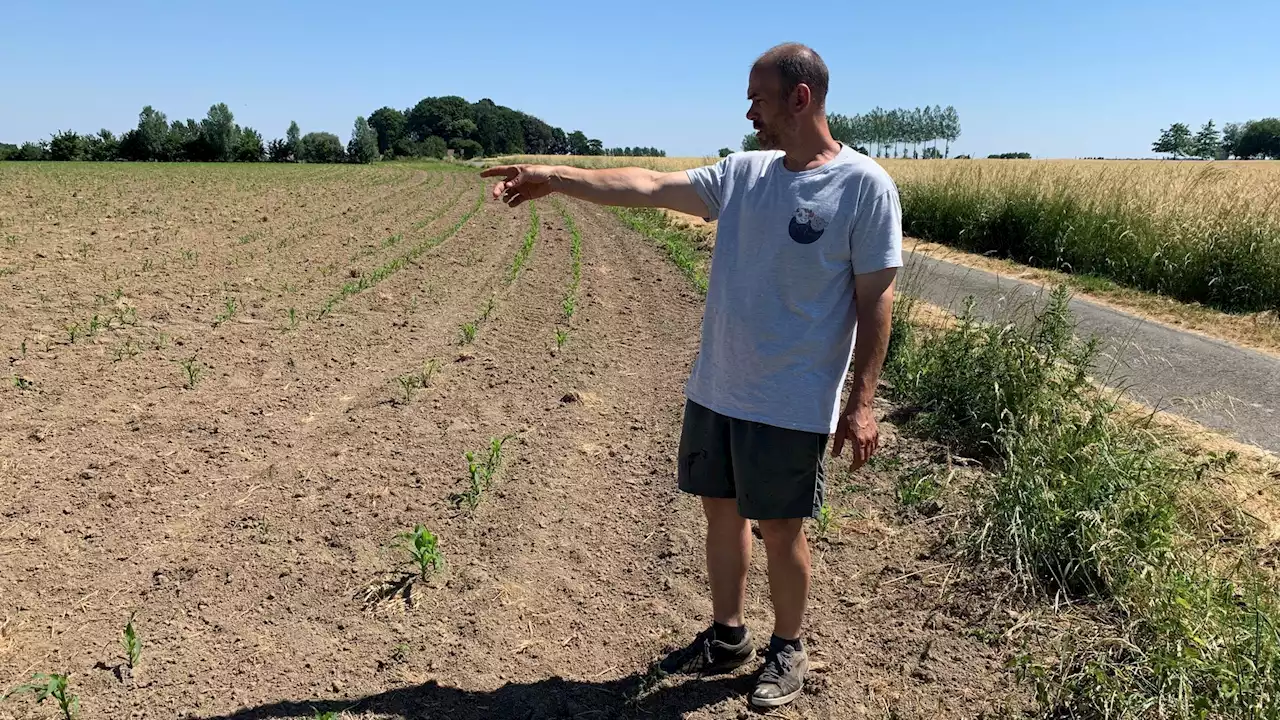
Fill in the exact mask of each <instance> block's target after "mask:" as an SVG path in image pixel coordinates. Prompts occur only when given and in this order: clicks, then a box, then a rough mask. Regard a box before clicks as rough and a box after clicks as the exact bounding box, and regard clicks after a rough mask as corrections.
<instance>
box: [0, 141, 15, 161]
mask: <svg viewBox="0 0 1280 720" xmlns="http://www.w3.org/2000/svg"><path fill="white" fill-rule="evenodd" d="M17 154H18V146H17V145H14V144H13V143H0V162H3V161H5V160H8V159H9V158H11V157H13V156H14V155H17Z"/></svg>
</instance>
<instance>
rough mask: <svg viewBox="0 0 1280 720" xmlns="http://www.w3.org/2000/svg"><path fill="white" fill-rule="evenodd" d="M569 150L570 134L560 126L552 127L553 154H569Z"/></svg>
mask: <svg viewBox="0 0 1280 720" xmlns="http://www.w3.org/2000/svg"><path fill="white" fill-rule="evenodd" d="M569 150H570V148H569V136H568V135H565V133H564V130H561V129H560V128H558V127H553V128H551V154H552V155H568V154H569Z"/></svg>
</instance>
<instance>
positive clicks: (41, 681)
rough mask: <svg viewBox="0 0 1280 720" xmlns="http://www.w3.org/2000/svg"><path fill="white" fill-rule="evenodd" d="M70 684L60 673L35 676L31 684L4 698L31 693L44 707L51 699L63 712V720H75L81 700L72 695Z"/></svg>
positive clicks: (9, 693)
mask: <svg viewBox="0 0 1280 720" xmlns="http://www.w3.org/2000/svg"><path fill="white" fill-rule="evenodd" d="M68 686H69V682H68V679H67V676H66V675H60V674H58V673H50V674H48V675H35V676H33V677H32V678H31V682H29V683H27V684H25V685H19V686H18V687H16V688H14V689H12V690H10V691H9V692H7V693H5V694H4V697H3V698H0V699H5V700H7V699H8V698H10V697H13V696H14V695H18V694H21V693H31V694H32V695H34V696H35V698H36V704H37V705H42V704H44V701H45V700H48V699H50V698H52V699H53V701H54V702H56V703H57V704H58V710H60V711H61V712H62V719H63V720H75V716H76V713H77V712H78V711H79V709H80V699H79V698H77V697H76V696H75V695H74V694H72V693H71V691H70V689H69V687H68Z"/></svg>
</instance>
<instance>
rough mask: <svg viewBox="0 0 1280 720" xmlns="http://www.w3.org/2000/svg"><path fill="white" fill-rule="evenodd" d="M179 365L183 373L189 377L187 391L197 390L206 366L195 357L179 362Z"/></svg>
mask: <svg viewBox="0 0 1280 720" xmlns="http://www.w3.org/2000/svg"><path fill="white" fill-rule="evenodd" d="M178 364H179V365H181V366H182V372H183V373H185V374H186V376H187V389H192V388H195V386H196V383H198V382H200V376H201V375H203V374H204V366H203V365H201V364H200V361H199V360H196V356H195V355H192V356H191V357H189V358H187V359H186V360H179V361H178Z"/></svg>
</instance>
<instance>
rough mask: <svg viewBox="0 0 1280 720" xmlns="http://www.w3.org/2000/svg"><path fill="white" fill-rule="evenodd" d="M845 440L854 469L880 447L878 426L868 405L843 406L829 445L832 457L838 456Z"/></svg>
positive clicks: (861, 464) (851, 466)
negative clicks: (848, 446) (851, 452)
mask: <svg viewBox="0 0 1280 720" xmlns="http://www.w3.org/2000/svg"><path fill="white" fill-rule="evenodd" d="M846 441H847V442H849V443H850V445H851V448H852V451H853V458H852V459H851V462H850V468H851V469H854V470H857V469H858V468H860V467H862V466H863V465H864V464H866V462H867V461H868V460H870V459H871V456H872V455H874V454H875V452H876V449H877V448H878V447H880V427H879V425H877V424H876V416H875V413H873V412H872V411H871V408H870V407H868V406H865V405H857V406H854V407H848V408H845V411H844V412H843V413H841V415H840V422H839V423H838V424H837V425H836V434H835V437H834V438H833V440H832V445H831V455H832V456H833V457H840V452H841V451H842V450H844V444H845V442H846Z"/></svg>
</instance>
